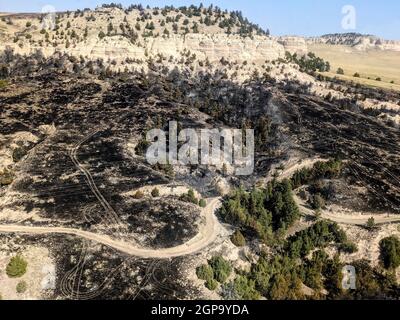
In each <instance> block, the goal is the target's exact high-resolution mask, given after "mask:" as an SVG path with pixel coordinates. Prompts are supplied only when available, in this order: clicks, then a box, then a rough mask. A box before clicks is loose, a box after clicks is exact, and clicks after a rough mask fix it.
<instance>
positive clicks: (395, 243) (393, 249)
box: [379, 236, 400, 269]
mask: <svg viewBox="0 0 400 320" xmlns="http://www.w3.org/2000/svg"><path fill="white" fill-rule="evenodd" d="M379 247H380V251H381V260H382V263H383V265H384V266H385V268H386V269H396V268H397V267H399V266H400V241H399V239H398V238H397V237H395V236H392V237H388V238H385V239H382V240H381V242H379Z"/></svg>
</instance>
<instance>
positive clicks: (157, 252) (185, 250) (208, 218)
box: [0, 127, 221, 259]
mask: <svg viewBox="0 0 400 320" xmlns="http://www.w3.org/2000/svg"><path fill="white" fill-rule="evenodd" d="M102 130H104V127H100V128H98V129H96V130H93V131H91V132H89V133H88V134H87V135H86V136H85V137H84V138H82V139H81V140H80V141H79V142H78V143H77V144H76V145H75V146H74V147H72V148H71V149H70V152H69V155H70V157H71V160H72V162H73V163H74V164H75V166H76V167H77V169H78V170H80V171H81V172H82V173H83V175H84V176H85V178H86V182H87V184H88V185H89V187H90V189H91V191H92V192H93V194H94V195H95V196H96V198H97V200H98V201H99V202H100V203H101V205H102V207H103V208H104V210H105V212H106V216H104V217H103V220H104V222H107V223H109V224H110V225H118V226H119V227H121V228H124V226H123V225H122V223H121V222H120V219H119V217H118V215H117V213H116V212H115V210H114V209H113V208H112V206H111V205H110V204H109V203H108V201H107V200H106V199H105V198H104V196H103V195H102V194H101V192H100V190H99V189H98V188H97V186H96V183H95V182H94V179H93V177H92V175H91V173H90V172H89V171H88V170H87V169H86V168H85V167H84V166H83V165H82V164H81V163H80V162H79V161H78V158H77V152H78V150H79V148H80V147H81V146H82V144H84V143H85V142H87V141H88V140H89V139H90V138H92V137H93V136H94V135H96V134H97V133H98V132H100V131H102ZM220 205H221V202H220V198H212V199H208V200H207V206H206V207H205V208H204V209H203V210H202V216H204V218H205V224H204V225H203V226H201V227H200V231H199V233H198V234H197V235H196V236H195V237H194V238H192V239H191V240H189V241H188V242H186V243H184V244H182V245H180V246H177V247H172V248H166V249H145V248H140V247H137V246H135V244H134V243H128V242H125V241H121V240H116V239H113V238H112V237H110V236H107V235H103V234H98V233H94V232H89V231H84V230H80V229H73V228H63V227H32V226H21V225H0V233H1V232H3V233H25V234H66V235H74V236H78V237H81V238H84V239H87V240H91V241H95V242H98V243H101V244H103V245H105V246H108V247H110V248H113V249H115V250H118V251H120V252H123V253H125V254H128V255H131V256H137V257H141V258H159V259H167V258H173V257H179V256H185V255H189V254H193V253H196V252H198V251H200V250H202V249H204V248H206V247H207V246H209V245H210V244H211V243H213V242H214V241H215V239H216V238H217V236H218V234H219V230H220V229H219V228H220V225H219V222H218V220H217V218H216V216H215V215H214V212H215V211H216V210H217V209H218V207H219V206H220Z"/></svg>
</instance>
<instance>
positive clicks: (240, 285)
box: [233, 276, 261, 300]
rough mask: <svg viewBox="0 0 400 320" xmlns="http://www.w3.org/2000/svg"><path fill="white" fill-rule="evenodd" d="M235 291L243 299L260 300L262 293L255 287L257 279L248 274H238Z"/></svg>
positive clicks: (234, 284)
mask: <svg viewBox="0 0 400 320" xmlns="http://www.w3.org/2000/svg"><path fill="white" fill-rule="evenodd" d="M233 286H234V291H235V293H236V295H237V296H239V298H240V299H242V300H259V299H261V295H260V293H259V292H258V291H257V290H256V288H255V281H254V280H250V279H248V278H247V277H246V276H238V277H237V278H236V279H235V281H234V283H233Z"/></svg>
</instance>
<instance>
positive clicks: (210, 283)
mask: <svg viewBox="0 0 400 320" xmlns="http://www.w3.org/2000/svg"><path fill="white" fill-rule="evenodd" d="M206 287H207V289H209V290H211V291H214V290H215V289H217V288H218V282H217V281H216V280H215V279H208V280H207V281H206Z"/></svg>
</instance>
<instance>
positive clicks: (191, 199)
mask: <svg viewBox="0 0 400 320" xmlns="http://www.w3.org/2000/svg"><path fill="white" fill-rule="evenodd" d="M179 199H180V200H181V201H184V202H189V203H193V204H199V201H198V200H197V198H196V196H195V195H194V191H193V189H190V190H189V191H188V193H185V194H183V195H181V196H180V197H179Z"/></svg>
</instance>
